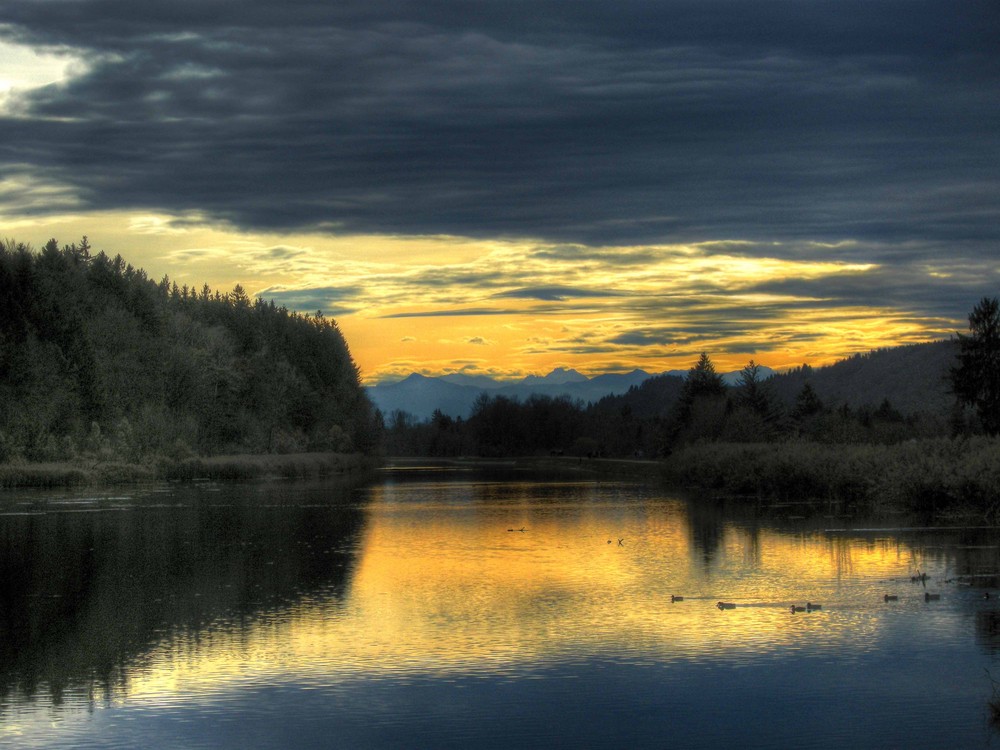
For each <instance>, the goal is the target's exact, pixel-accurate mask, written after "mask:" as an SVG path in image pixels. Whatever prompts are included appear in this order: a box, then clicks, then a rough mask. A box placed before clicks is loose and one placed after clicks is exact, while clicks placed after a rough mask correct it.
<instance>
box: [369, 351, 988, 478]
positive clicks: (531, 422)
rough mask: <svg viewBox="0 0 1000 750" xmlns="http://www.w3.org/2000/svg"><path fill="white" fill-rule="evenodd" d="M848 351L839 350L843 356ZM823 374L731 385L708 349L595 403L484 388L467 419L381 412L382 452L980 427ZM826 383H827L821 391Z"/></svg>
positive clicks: (624, 447) (843, 438)
mask: <svg viewBox="0 0 1000 750" xmlns="http://www.w3.org/2000/svg"><path fill="white" fill-rule="evenodd" d="M854 361H855V360H854V358H852V359H851V360H845V362H844V366H851V365H853V364H854ZM934 361H935V362H936V359H935V360H934ZM823 375H824V374H823V373H819V372H817V371H814V370H813V369H812V368H809V367H803V368H796V369H795V370H793V371H791V372H789V373H784V374H782V375H779V376H775V377H772V378H767V379H765V378H763V377H762V375H761V368H760V366H759V365H758V364H756V363H755V362H753V361H752V360H751V361H750V362H749V363H748V364H747V365H746V366H745V367H744V368H743V370H742V371H741V373H740V377H739V380H738V382H737V384H736V385H735V386H732V387H730V386H726V385H725V383H724V381H723V379H722V377H721V376H720V375H719V374H718V373H717V372H716V370H715V366H714V364H713V363H712V360H711V357H710V356H709V355H708V354H707V353H705V354H702V355H701V358H700V359H699V361H698V363H697V364H696V365H695V366H694V367H692V368H691V369H690V371H689V372H688V374H687V377H686V378H681V377H677V376H671V375H661V376H657V377H653V378H650V379H648V380H646V381H645V382H643V383H642V384H641V385H639V386H633V387H632V388H631V389H629V391H628V392H627V393H625V394H622V395H617V396H606V397H605V398H603V399H601V400H600V401H598V402H597V403H590V404H584V403H582V402H579V401H577V402H573V401H571V400H570V399H569V398H552V397H547V396H531V397H529V398H527V399H525V400H523V401H522V400H518V399H514V398H508V397H505V396H497V395H488V394H484V395H483V396H481V397H480V398H479V399H478V401H477V402H476V404H475V406H474V408H473V411H472V413H471V415H470V416H469V418H468V419H466V420H462V419H461V418H452V417H450V416H448V415H445V414H442V413H441V412H435V413H434V415H433V417H432V418H431V419H430V420H427V421H424V422H418V421H417V420H415V419H413V418H412V417H411V416H410V415H408V414H406V413H404V412H400V411H396V412H394V413H392V414H389V415H388V416H387V417H386V444H387V452H388V453H389V454H390V455H413V456H416V455H422V456H460V455H479V456H489V457H500V456H511V455H566V456H576V457H590V458H594V457H607V458H650V459H655V458H661V457H666V456H669V455H671V453H673V452H675V451H676V450H679V449H681V448H684V447H686V446H690V445H694V444H703V443H707V442H720V443H783V442H788V441H808V442H816V443H824V444H894V443H899V442H902V441H904V440H910V439H913V438H917V437H925V438H931V437H939V436H943V435H952V434H974V433H976V432H979V431H981V426H980V425H979V423H978V420H977V417H976V415H975V413H974V412H972V411H970V410H968V409H965V408H962V407H961V406H960V405H954V406H953V407H952V408H948V407H946V408H944V409H941V408H937V407H938V404H937V403H936V402H935V403H933V404H932V405H931V407H930V408H928V409H926V410H915V411H909V412H907V413H904V412H903V411H901V410H900V409H897V408H896V406H895V405H894V404H893V403H892V402H891V401H890V400H889V399H888V398H887V397H883V398H882V399H881V400H880V401H879V402H877V403H873V404H867V403H865V404H861V405H857V406H851V405H850V403H849V402H848V401H846V400H839V399H838V400H837V401H835V402H834V403H827V402H825V401H824V400H823V399H822V398H821V397H820V395H819V394H818V393H817V390H816V388H815V387H814V380H815V381H822V380H823ZM939 375H940V374H939ZM937 379H938V380H941V386H940V387H941V389H942V390H943V391H946V390H947V385H946V384H945V383H944V381H943V379H942V378H941V377H938V378H937ZM792 388H795V389H797V390H795V391H792V390H791V389H792ZM830 390H831V388H830V387H829V385H828V384H826V383H824V391H825V392H829V391H830ZM951 401H952V402H953V401H954V399H953V398H952V399H951Z"/></svg>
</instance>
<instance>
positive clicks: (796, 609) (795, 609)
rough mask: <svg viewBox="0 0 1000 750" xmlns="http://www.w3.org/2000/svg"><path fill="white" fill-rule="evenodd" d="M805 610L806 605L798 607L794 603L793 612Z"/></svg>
mask: <svg viewBox="0 0 1000 750" xmlns="http://www.w3.org/2000/svg"><path fill="white" fill-rule="evenodd" d="M805 611H806V608H805V607H797V606H795V605H794V604H793V605H792V613H793V614H794V613H796V612H805Z"/></svg>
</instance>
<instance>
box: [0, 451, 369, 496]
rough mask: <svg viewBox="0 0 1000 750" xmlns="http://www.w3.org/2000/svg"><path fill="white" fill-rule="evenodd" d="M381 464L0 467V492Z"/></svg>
mask: <svg viewBox="0 0 1000 750" xmlns="http://www.w3.org/2000/svg"><path fill="white" fill-rule="evenodd" d="M377 464H378V461H377V460H376V459H374V458H373V457H371V456H367V455H364V454H361V453H289V454H266V455H245V454H244V455H229V456H208V457H188V458H182V459H169V458H159V459H158V460H155V461H146V462H141V463H136V462H128V461H115V460H86V459H76V460H71V461H50V462H34V463H29V462H15V463H5V464H0V489H27V488H56V487H80V486H102V485H103V486H113V485H121V484H137V483H142V482H155V481H180V482H202V481H215V482H243V481H257V480H272V479H312V478H322V477H331V476H345V475H361V474H364V473H366V472H370V471H372V470H373V469H374V468H375V467H376V466H377Z"/></svg>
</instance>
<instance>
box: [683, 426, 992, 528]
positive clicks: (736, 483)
mask: <svg viewBox="0 0 1000 750" xmlns="http://www.w3.org/2000/svg"><path fill="white" fill-rule="evenodd" d="M664 470H665V473H666V477H667V479H668V480H669V481H671V482H673V483H676V484H680V485H683V486H691V487H700V488H709V489H714V490H718V491H720V492H724V493H726V494H731V495H745V496H756V497H762V498H765V497H766V498H777V499H818V500H838V501H848V502H854V503H859V504H864V505H867V506H868V507H869V508H871V509H872V510H911V511H920V512H934V511H940V510H948V509H966V510H972V511H975V512H977V513H982V514H983V515H985V516H987V517H989V518H996V517H1000V440H998V439H996V438H987V437H975V438H968V439H947V438H938V439H928V440H912V441H910V442H907V443H900V444H896V445H854V444H851V445H845V444H825V443H812V442H784V443H753V444H742V443H700V444H697V445H692V446H688V447H685V448H683V449H681V450H679V451H677V452H675V453H674V454H672V455H671V456H670V457H669V458H668V459H667V461H666V463H665V467H664Z"/></svg>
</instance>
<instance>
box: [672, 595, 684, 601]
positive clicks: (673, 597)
mask: <svg viewBox="0 0 1000 750" xmlns="http://www.w3.org/2000/svg"><path fill="white" fill-rule="evenodd" d="M670 601H671V602H682V601H684V597H683V596H674V595H673V594H671V595H670Z"/></svg>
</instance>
